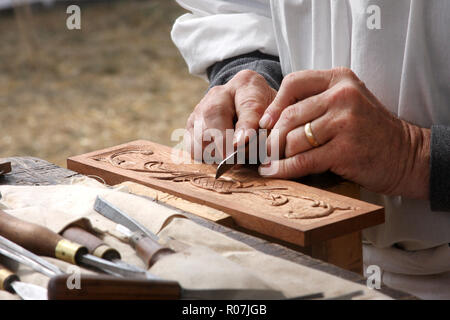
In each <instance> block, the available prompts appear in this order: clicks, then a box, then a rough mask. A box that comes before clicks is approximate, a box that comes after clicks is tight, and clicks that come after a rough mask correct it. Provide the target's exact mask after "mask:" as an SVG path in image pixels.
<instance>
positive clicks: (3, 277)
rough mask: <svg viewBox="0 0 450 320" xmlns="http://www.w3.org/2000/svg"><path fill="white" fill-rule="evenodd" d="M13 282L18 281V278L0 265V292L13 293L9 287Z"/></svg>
mask: <svg viewBox="0 0 450 320" xmlns="http://www.w3.org/2000/svg"><path fill="white" fill-rule="evenodd" d="M14 281H20V279H19V277H18V276H17V275H16V274H14V273H13V272H11V271H9V270H8V269H7V268H6V267H5V266H3V265H1V264H0V290H5V291H8V292H11V293H14V289H13V287H12V286H11V283H13V282H14Z"/></svg>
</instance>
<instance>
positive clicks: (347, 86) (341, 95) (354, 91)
mask: <svg viewBox="0 0 450 320" xmlns="http://www.w3.org/2000/svg"><path fill="white" fill-rule="evenodd" d="M360 94H361V93H360V90H359V88H358V86H357V85H355V84H354V83H353V82H346V83H344V84H343V85H341V86H340V87H339V88H338V89H337V90H336V96H335V98H338V99H339V100H341V99H342V100H345V101H348V100H355V99H359V97H360Z"/></svg>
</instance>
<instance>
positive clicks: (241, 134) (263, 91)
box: [186, 70, 276, 158]
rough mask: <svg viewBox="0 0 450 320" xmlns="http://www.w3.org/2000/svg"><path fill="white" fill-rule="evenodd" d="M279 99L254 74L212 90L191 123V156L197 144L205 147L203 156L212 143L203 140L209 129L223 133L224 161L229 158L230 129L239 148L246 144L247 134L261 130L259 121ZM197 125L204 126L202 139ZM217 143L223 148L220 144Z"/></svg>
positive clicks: (239, 75) (237, 77)
mask: <svg viewBox="0 0 450 320" xmlns="http://www.w3.org/2000/svg"><path fill="white" fill-rule="evenodd" d="M275 95H276V91H275V90H274V89H272V88H271V87H270V86H269V85H268V84H267V82H266V80H265V79H264V77H263V76H261V75H260V74H258V73H256V72H254V71H251V70H243V71H241V72H239V73H237V74H236V75H235V76H234V77H233V79H231V80H230V81H229V82H228V83H227V84H225V85H222V86H216V87H213V88H211V90H209V92H208V93H207V94H206V95H205V97H204V98H203V99H202V100H201V101H200V103H199V104H198V105H197V106H196V107H195V109H194V111H193V112H192V114H191V115H190V117H189V119H188V121H187V125H186V129H187V130H188V132H189V133H190V139H189V141H190V149H191V156H192V157H194V156H195V154H194V144H197V145H198V147H200V146H201V147H200V150H202V152H203V149H204V148H205V147H206V146H207V145H208V144H209V143H210V142H208V141H206V142H205V141H203V139H202V136H203V133H204V132H205V131H207V130H208V129H218V130H219V131H221V132H222V137H223V141H221V143H222V146H223V153H222V158H223V157H224V155H225V146H226V141H225V139H226V134H225V130H226V129H235V132H234V137H233V143H234V144H235V145H237V144H239V145H240V144H242V143H244V142H245V141H246V140H248V139H249V134H248V132H247V133H246V130H248V129H254V130H258V128H259V124H258V123H259V120H260V119H261V116H262V114H263V113H264V110H266V108H267V106H268V105H269V104H270V103H271V102H272V101H273V99H274V98H275ZM195 123H197V124H198V123H201V124H202V131H203V132H202V134H201V135H197V134H196V135H194V124H195ZM194 137H195V138H194ZM215 143H216V145H219V142H218V141H215Z"/></svg>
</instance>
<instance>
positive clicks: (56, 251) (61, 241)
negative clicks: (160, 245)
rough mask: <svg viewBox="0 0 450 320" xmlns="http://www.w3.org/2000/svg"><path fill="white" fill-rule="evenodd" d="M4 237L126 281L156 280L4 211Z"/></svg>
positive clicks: (0, 223)
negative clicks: (89, 251) (100, 256)
mask: <svg viewBox="0 0 450 320" xmlns="http://www.w3.org/2000/svg"><path fill="white" fill-rule="evenodd" d="M0 235H2V236H4V237H6V238H8V239H10V240H12V241H14V242H15V243H17V244H18V245H20V246H23V247H24V248H26V249H28V250H30V251H31V252H33V253H35V254H37V255H42V256H48V257H55V258H57V259H60V260H64V261H66V262H69V263H72V264H77V265H82V266H87V267H94V268H96V269H99V270H102V271H104V272H109V273H112V274H114V275H120V276H124V277H144V278H154V276H152V275H151V274H150V273H148V272H147V271H146V270H143V269H142V270H141V269H140V271H138V270H137V267H129V266H124V265H118V264H116V263H114V262H111V261H108V260H105V259H101V258H98V257H96V256H94V255H91V254H89V253H88V249H87V248H86V247H83V246H81V245H80V244H78V243H75V242H72V241H69V240H67V239H65V238H63V237H62V236H60V235H59V234H57V233H55V232H53V231H51V230H50V229H48V228H45V227H42V226H39V225H36V224H34V223H30V222H26V221H23V220H20V219H18V218H15V217H13V216H11V215H9V214H7V213H6V212H4V211H2V210H0Z"/></svg>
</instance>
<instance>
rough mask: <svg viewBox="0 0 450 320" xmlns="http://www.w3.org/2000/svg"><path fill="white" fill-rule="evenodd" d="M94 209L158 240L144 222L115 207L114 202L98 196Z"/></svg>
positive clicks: (116, 221)
mask: <svg viewBox="0 0 450 320" xmlns="http://www.w3.org/2000/svg"><path fill="white" fill-rule="evenodd" d="M94 210H95V211H97V212H98V213H100V214H101V215H102V216H104V217H106V218H108V219H110V220H112V221H114V222H115V223H118V224H121V225H123V226H125V227H127V228H128V229H130V230H131V231H133V232H137V231H139V232H141V233H143V234H145V235H146V236H147V237H149V238H152V239H153V240H155V241H158V236H157V235H156V234H154V233H153V232H151V231H150V230H148V229H147V228H146V227H144V226H143V225H142V224H140V223H139V222H137V221H136V220H134V219H133V218H132V217H130V216H129V215H127V214H126V213H125V212H123V211H122V210H120V209H119V208H117V207H115V206H114V205H113V204H111V203H109V202H108V201H106V200H105V199H103V198H101V197H100V196H97V199H95V204H94Z"/></svg>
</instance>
